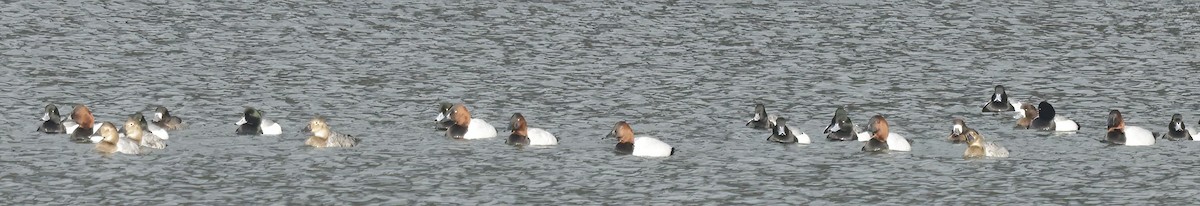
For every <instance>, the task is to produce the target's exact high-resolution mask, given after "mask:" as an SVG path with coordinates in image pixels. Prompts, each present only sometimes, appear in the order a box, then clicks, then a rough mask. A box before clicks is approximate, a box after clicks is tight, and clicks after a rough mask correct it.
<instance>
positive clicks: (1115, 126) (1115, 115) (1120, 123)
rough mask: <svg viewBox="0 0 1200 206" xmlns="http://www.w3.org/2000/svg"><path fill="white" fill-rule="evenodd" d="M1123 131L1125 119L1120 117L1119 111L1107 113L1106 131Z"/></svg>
mask: <svg viewBox="0 0 1200 206" xmlns="http://www.w3.org/2000/svg"><path fill="white" fill-rule="evenodd" d="M1124 129H1125V118H1124V117H1122V116H1121V111H1117V110H1115V109H1114V110H1112V111H1108V131H1109V132H1113V131H1119V130H1124Z"/></svg>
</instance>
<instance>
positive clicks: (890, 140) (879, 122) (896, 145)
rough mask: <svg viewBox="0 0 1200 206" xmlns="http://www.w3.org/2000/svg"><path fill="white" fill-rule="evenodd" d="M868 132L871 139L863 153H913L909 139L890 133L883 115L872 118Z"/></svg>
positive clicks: (864, 147) (868, 124)
mask: <svg viewBox="0 0 1200 206" xmlns="http://www.w3.org/2000/svg"><path fill="white" fill-rule="evenodd" d="M866 130H867V132H868V133H870V134H871V139H870V140H867V145H866V146H863V148H862V151H865V152H883V151H912V145H910V144H909V142H908V139H906V138H904V137H903V136H900V135H899V134H896V133H891V132H889V131H888V122H887V119H884V118H883V115H875V116H874V117H871V121H870V122H868V123H867V129H866Z"/></svg>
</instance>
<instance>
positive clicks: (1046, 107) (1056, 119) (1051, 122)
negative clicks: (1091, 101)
mask: <svg viewBox="0 0 1200 206" xmlns="http://www.w3.org/2000/svg"><path fill="white" fill-rule="evenodd" d="M1037 111H1038V114H1037V118H1034V119H1033V120H1032V121H1031V122H1030V123H1029V128H1030V129H1036V130H1047V131H1059V132H1070V131H1078V130H1079V124H1077V123H1075V121H1074V120H1071V119H1067V117H1064V116H1062V115H1058V114H1057V113H1055V111H1054V106H1052V105H1050V102H1046V101H1042V102H1041V103H1038V108H1037Z"/></svg>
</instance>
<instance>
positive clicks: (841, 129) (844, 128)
mask: <svg viewBox="0 0 1200 206" xmlns="http://www.w3.org/2000/svg"><path fill="white" fill-rule="evenodd" d="M824 133H825V139H827V140H829V141H854V140H856V139H858V140H859V141H867V139H870V138H869V137H867V138H859V135H858V133H859V131H858V127H857V126H855V125H854V122H851V121H850V113H849V112H846V107H844V106H838V108H837V111H834V112H833V119H832V120H830V121H829V126H827V127H825V132H824ZM865 137H866V136H865Z"/></svg>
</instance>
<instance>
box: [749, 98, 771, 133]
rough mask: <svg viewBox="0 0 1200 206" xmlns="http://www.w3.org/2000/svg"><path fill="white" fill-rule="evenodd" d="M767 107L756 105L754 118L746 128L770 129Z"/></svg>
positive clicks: (760, 104)
mask: <svg viewBox="0 0 1200 206" xmlns="http://www.w3.org/2000/svg"><path fill="white" fill-rule="evenodd" d="M767 121H768V120H767V107H766V106H765V105H763V104H762V103H758V104H754V117H752V118H750V121H747V122H746V126H748V127H750V128H754V129H770V128H771V126H770V125H768V123H767Z"/></svg>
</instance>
